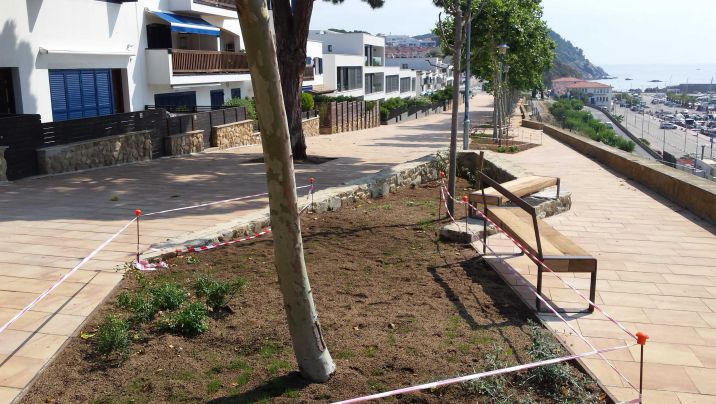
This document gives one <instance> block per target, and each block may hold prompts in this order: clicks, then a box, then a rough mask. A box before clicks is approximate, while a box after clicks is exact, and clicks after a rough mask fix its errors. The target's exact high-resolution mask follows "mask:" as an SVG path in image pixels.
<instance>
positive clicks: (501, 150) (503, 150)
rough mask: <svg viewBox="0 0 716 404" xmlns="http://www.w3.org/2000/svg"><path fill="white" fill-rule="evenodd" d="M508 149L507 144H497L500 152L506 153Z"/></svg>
mask: <svg viewBox="0 0 716 404" xmlns="http://www.w3.org/2000/svg"><path fill="white" fill-rule="evenodd" d="M506 151H507V148H506V147H505V146H497V152H498V153H504V152H506Z"/></svg>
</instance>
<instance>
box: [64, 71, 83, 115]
mask: <svg viewBox="0 0 716 404" xmlns="http://www.w3.org/2000/svg"><path fill="white" fill-rule="evenodd" d="M64 74H65V88H66V89H67V111H68V112H67V119H78V118H82V117H83V116H84V114H83V113H82V110H83V106H82V85H81V80H80V72H79V70H66V71H65V72H64Z"/></svg>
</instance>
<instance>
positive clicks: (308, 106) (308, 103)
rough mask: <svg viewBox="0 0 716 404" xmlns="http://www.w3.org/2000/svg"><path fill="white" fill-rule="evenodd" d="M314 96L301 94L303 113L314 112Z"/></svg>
mask: <svg viewBox="0 0 716 404" xmlns="http://www.w3.org/2000/svg"><path fill="white" fill-rule="evenodd" d="M314 105H315V104H314V102H313V96H312V95H311V94H309V93H301V111H304V112H305V111H313V107H314Z"/></svg>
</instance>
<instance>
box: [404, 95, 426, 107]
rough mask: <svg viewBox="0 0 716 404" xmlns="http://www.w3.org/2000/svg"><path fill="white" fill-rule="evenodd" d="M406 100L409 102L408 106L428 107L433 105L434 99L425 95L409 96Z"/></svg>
mask: <svg viewBox="0 0 716 404" xmlns="http://www.w3.org/2000/svg"><path fill="white" fill-rule="evenodd" d="M406 102H407V104H408V107H428V106H430V105H432V101H430V98H428V97H423V96H419V97H413V98H408V100H407V101H406Z"/></svg>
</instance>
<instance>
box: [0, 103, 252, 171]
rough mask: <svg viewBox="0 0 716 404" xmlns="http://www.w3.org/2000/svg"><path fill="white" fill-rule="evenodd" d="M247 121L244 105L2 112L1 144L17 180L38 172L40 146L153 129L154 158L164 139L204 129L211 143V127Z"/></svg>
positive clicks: (160, 152) (160, 155) (160, 151)
mask: <svg viewBox="0 0 716 404" xmlns="http://www.w3.org/2000/svg"><path fill="white" fill-rule="evenodd" d="M243 120H246V109H245V108H244V107H230V108H222V109H217V110H210V111H206V112H196V113H189V114H176V115H174V114H169V113H167V111H165V110H163V109H149V110H146V111H138V112H128V113H124V114H113V115H105V116H99V117H93V118H83V119H72V120H67V121H58V122H47V123H41V121H40V116H39V115H4V114H0V146H9V147H8V149H7V150H6V151H5V160H6V161H7V165H8V168H7V177H8V179H9V180H17V179H20V178H24V177H29V176H33V175H37V174H38V173H39V172H38V166H37V152H36V151H37V149H40V148H43V147H49V146H58V145H63V144H70V143H77V142H82V141H87V140H94V139H100V138H103V137H108V136H115V135H120V134H123V133H128V132H136V131H142V130H149V131H151V135H150V136H151V139H152V158H159V157H162V156H164V154H165V150H164V138H165V137H166V136H167V135H173V134H178V133H183V132H188V131H192V130H199V129H202V130H204V142H205V144H207V145H208V144H210V143H209V142H210V137H211V128H212V127H213V126H217V125H223V124H227V123H232V122H238V121H243Z"/></svg>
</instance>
